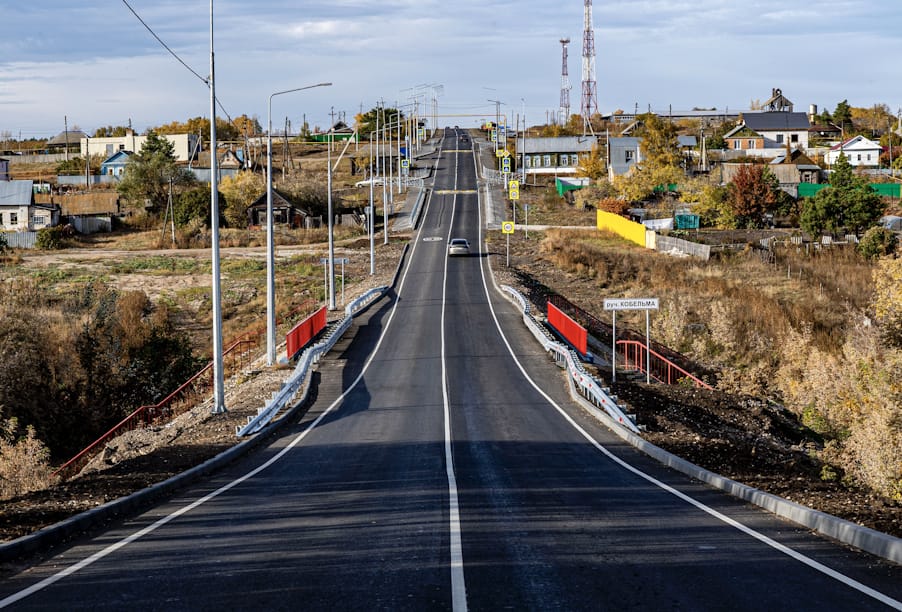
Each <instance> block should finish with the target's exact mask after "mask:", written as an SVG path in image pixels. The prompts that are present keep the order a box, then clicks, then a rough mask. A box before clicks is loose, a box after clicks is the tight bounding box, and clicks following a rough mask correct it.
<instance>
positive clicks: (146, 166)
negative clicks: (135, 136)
mask: <svg viewBox="0 0 902 612" xmlns="http://www.w3.org/2000/svg"><path fill="white" fill-rule="evenodd" d="M196 182H197V179H195V178H194V175H193V174H192V173H191V172H189V171H188V170H186V169H185V168H182V167H181V166H179V165H178V164H177V163H176V159H175V145H174V144H172V143H171V142H169V141H168V140H167V139H165V138H163V137H162V136H158V135H157V134H156V133H155V132H148V134H147V140H145V141H144V145H143V146H142V147H141V151H140V152H138V153H137V154H135V155H134V156H132V157H131V159H129V162H128V164H126V166H125V172H124V174H123V176H122V180H121V181H120V182H119V185H118V186H117V190H118V191H119V194H120V195H121V196H122V197H124V198H125V199H127V200H128V201H130V202H131V203H132V204H135V205H141V204H144V206H145V207H146V208H147V209H148V210H150V211H160V210H162V209H163V208H164V206H165V205H166V203H167V202H168V198H169V189H170V184H171V185H172V187H173V191H174V193H175V194H178V193H180V192H181V191H182V190H183V189H186V188H190V187H191V186H193V185H194V184H195V183H196Z"/></svg>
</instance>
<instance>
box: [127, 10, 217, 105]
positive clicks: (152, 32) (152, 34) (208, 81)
mask: <svg viewBox="0 0 902 612" xmlns="http://www.w3.org/2000/svg"><path fill="white" fill-rule="evenodd" d="M122 4H124V5H125V6H126V7H128V10H130V11H131V12H132V15H134V16H135V18H136V19H137V20H138V21H140V22H141V25H143V26H144V27H145V28H146V29H147V31H148V32H150V35H151V36H153V37H154V38H155V39H156V40H157V42H158V43H160V44H161V45H162V46H163V48H164V49H166V50H167V51H169V54H170V55H172V57H174V58H175V59H176V60H178V62H179V63H180V64H181V65H182V66H184V67H185V68H186V69H187V70H188V72H190V73H191V74H193V75H194V76H196V77H197V78H198V79H200V80H201V81H203V83H204V84H205V85H207V86H208V87H209V86H210V79H208V78H205V77H202V76H201V75H199V74H198V73H197V72H196V71H195V70H194V69H193V68H192V67H191V66H189V65H188V64H186V63H185V61H184V60H182V58H180V57H179V56H178V54H177V53H176V52H175V51H173V50H172V49H170V48H169V45H167V44H166V43H164V42H163V40H162V39H161V38H160V37H159V36H157V34H156V32H154V31H153V30H152V29H151V27H150V26H149V25H147V22H145V21H144V20H143V19H141V16H140V15H139V14H138V13H137V11H135V9H133V8H132V7H131V5H130V4H129V3H128V1H127V0H122ZM216 104H218V105H219V109H220V110H221V111H222V112H223V113H224V114H225V116H226V117H228V119H229V123H233V121H232V116H231V115H229V113H228V111H227V110H226V109H225V107H224V106H223V105H222V102H220V101H219V98H218V97H217V98H216Z"/></svg>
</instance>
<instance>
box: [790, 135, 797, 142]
mask: <svg viewBox="0 0 902 612" xmlns="http://www.w3.org/2000/svg"><path fill="white" fill-rule="evenodd" d="M789 140H790V142H799V135H798V134H792V135H791V136H790V137H789Z"/></svg>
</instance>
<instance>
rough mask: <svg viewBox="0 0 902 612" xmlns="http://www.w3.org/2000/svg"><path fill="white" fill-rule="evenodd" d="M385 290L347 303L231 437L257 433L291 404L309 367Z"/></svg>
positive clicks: (310, 367)
mask: <svg viewBox="0 0 902 612" xmlns="http://www.w3.org/2000/svg"><path fill="white" fill-rule="evenodd" d="M386 291H388V287H378V288H376V289H370V290H369V291H367V292H366V293H364V294H363V295H361V296H360V297H359V298H357V299H356V300H354V301H353V302H351V303H350V304H348V305H347V306H346V307H345V316H344V318H343V319H342V320H341V321H339V322H338V323H336V324H335V325H333V326H332V327H331V328H330V329H328V330H327V331H326V336H325V337H324V338H323V339H322V340H320V341H319V342H317V343H316V344H314V345H313V346H311V347H309V348H307V349H305V350H304V352H303V353H301V356H300V358H299V359H298V363H297V365H296V366H295V368H294V372H292V374H291V376H290V377H289V378H288V380H286V381H285V383H284V384H283V385H282V388H281V389H280V390H279V391H277V392H276V393H274V394H273V397H272V400H270V401H269V402H268V403H267V404H266V405H265V406H263V407H262V408H260V409H259V410H258V411H257V416H254V417H248V421H247V425H245V426H244V427H236V428H235V434H236V435H237V436H239V437H242V436H249V435H251V434H255V433H258V432H259V431H260V430H262V429H263V428H264V427H266V426H267V425H268V424H269V423H270V422H271V421H272V420H273V419H274V418H275V417H276V415H277V414H278V413H279V412H281V411H282V409H283V408H285V405H286V404H287V403H288V402H289V401H291V398H293V397H294V396H295V395H296V394H297V393H298V391H300V389H301V387H302V386H303V385H304V382H305V381H306V380H307V376H308V375H309V374H310V371H311V370H312V368H313V365H314V364H316V363H317V362H318V361H319V360H320V358H321V357H322V356H323V355H325V354H326V353H328V352H329V351H330V350H332V347H333V346H335V343H336V342H338V340H339V339H340V338H341V337H342V336H343V335H344V333H345V332H346V331H347V330H348V328H349V327H351V322H352V321H353V320H354V315H356V314H357V313H358V312H359V311H360V310H362V309H363V308H366V307H367V306H369V305H370V304H371V303H372V302H373V301H375V300H376V299H378V298H380V297H382V295H383V294H385V292H386Z"/></svg>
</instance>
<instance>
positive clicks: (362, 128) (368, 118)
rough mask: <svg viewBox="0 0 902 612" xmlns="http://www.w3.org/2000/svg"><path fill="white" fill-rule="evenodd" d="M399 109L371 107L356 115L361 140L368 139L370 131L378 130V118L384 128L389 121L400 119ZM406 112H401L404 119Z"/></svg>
mask: <svg viewBox="0 0 902 612" xmlns="http://www.w3.org/2000/svg"><path fill="white" fill-rule="evenodd" d="M398 113H399V111H398V109H396V108H379V107H375V108H371V109H370V110H368V111H366V112H365V113H360V114H358V115H357V116H355V117H354V121H355V122H356V123H357V133H358V134H360V140H366V139H367V138H369V134H370V132H374V131H375V130H376V123H377V119H378V123H379V129H380V130H381V129H382V126H384V125H385V124H386V123H387V122H389V121H396V120H397V119H398V116H397V115H398ZM404 116H405V115H404V113H403V112H402V113H400V119H401V120H402V121H403V120H404Z"/></svg>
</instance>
